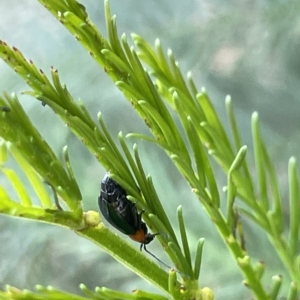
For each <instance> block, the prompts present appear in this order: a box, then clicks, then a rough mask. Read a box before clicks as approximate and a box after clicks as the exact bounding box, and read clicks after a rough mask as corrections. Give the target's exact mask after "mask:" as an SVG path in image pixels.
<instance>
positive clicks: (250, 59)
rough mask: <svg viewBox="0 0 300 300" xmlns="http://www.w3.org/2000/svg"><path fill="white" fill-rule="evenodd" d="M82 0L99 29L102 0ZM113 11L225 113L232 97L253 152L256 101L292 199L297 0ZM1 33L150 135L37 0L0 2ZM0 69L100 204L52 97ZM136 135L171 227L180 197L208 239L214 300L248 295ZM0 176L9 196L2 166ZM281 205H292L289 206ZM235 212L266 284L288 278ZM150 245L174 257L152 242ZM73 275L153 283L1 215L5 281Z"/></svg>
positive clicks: (133, 1)
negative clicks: (170, 55) (49, 101)
mask: <svg viewBox="0 0 300 300" xmlns="http://www.w3.org/2000/svg"><path fill="white" fill-rule="evenodd" d="M81 3H82V4H84V5H85V6H86V8H87V11H88V13H89V15H90V18H91V19H92V21H93V22H94V23H95V24H96V25H98V26H99V28H100V30H101V32H102V33H104V36H106V33H105V26H104V25H105V21H104V14H103V3H102V1H93V0H82V1H81ZM111 10H112V13H113V14H116V15H117V24H118V28H119V34H122V33H123V32H125V33H126V34H127V36H128V38H129V40H130V33H132V32H134V33H137V34H140V35H141V36H143V37H144V38H145V39H146V40H147V41H148V42H149V43H152V44H154V40H155V38H157V37H159V38H160V40H161V41H162V44H163V46H164V48H165V50H167V49H168V48H171V49H172V50H173V52H174V54H175V56H176V58H177V60H178V61H179V65H180V67H181V69H182V71H183V72H184V73H186V72H188V71H192V72H193V75H194V80H195V82H196V84H197V85H198V87H199V88H201V87H202V86H204V87H205V88H206V90H207V91H208V93H209V95H210V97H211V99H212V101H213V103H214V105H215V106H216V109H217V111H218V113H219V114H220V116H221V117H222V119H223V120H224V121H225V122H227V121H226V114H225V106H224V99H225V96H226V95H227V94H230V95H231V96H232V99H233V103H234V106H235V111H236V115H237V120H238V124H239V126H240V129H241V133H242V137H243V142H244V143H245V144H246V145H248V146H249V147H248V149H249V155H248V159H249V160H250V162H253V160H252V149H251V144H252V143H251V130H250V129H251V126H250V118H251V114H252V112H253V111H258V113H259V115H260V120H261V125H262V133H263V137H264V139H265V141H266V143H267V145H268V150H269V152H270V154H271V157H272V159H273V161H274V162H275V166H276V169H277V171H278V176H279V182H280V186H281V192H282V197H283V201H284V203H287V201H288V185H287V161H288V158H289V157H290V156H292V155H293V156H295V157H296V158H298V159H299V148H300V147H299V141H300V131H299V127H300V118H299V107H300V106H299V94H300V93H299V92H300V84H299V77H300V59H299V57H300V19H299V11H300V1H296V0H285V1H284V0H281V1H279V0H278V1H276V0H265V1H263V0H261V1H250V0H249V1H247V0H244V1H241V0H239V1H238V0H229V1H226V2H225V1H221V0H210V1H207V0H202V1H201V0H185V1H180V0H172V1H171V0H165V1H160V0H152V1H137V0H127V1H117V0H111ZM0 39H1V40H4V41H5V42H7V43H8V44H10V45H13V46H16V47H17V48H19V49H20V51H22V52H23V54H24V55H25V57H26V58H27V59H32V60H33V61H34V63H35V64H36V65H37V67H38V68H41V69H43V71H44V72H45V73H46V74H48V75H49V74H50V72H49V70H50V67H51V66H54V67H55V68H57V69H58V70H59V74H60V78H61V81H62V82H63V83H65V84H66V85H67V87H68V89H69V91H70V92H71V94H72V95H73V97H74V98H75V99H79V98H80V99H82V100H83V101H84V102H85V104H86V106H87V108H88V109H89V111H90V112H91V114H92V116H93V117H94V118H95V119H96V114H97V112H98V111H101V112H102V114H103V117H104V120H105V122H106V124H107V126H108V127H109V128H110V130H111V132H112V134H113V135H114V136H115V137H117V133H118V132H119V131H121V130H122V131H123V132H124V133H125V134H126V133H129V132H135V131H137V130H139V132H142V133H146V134H147V133H148V129H147V127H146V126H145V125H144V124H143V123H142V121H140V120H139V118H138V117H137V115H136V114H135V112H134V110H133V108H132V107H131V105H130V104H129V103H128V102H127V101H126V99H124V98H123V96H122V94H121V93H120V92H119V91H118V90H117V89H116V88H115V87H114V85H113V83H112V82H111V81H110V80H109V79H108V78H107V77H106V74H105V73H104V72H103V71H102V70H101V69H100V68H99V67H98V65H96V64H95V62H94V61H93V59H92V58H91V57H90V55H89V54H88V53H87V52H86V51H85V49H83V48H82V47H81V46H80V45H79V44H78V43H77V41H76V40H75V39H74V38H73V37H72V36H71V35H70V34H69V32H67V31H66V30H65V29H64V28H63V26H62V25H61V24H60V23H59V22H57V21H56V19H55V18H54V17H53V16H52V15H51V14H50V13H49V12H48V11H47V10H46V9H45V8H44V7H43V6H41V5H40V4H39V3H38V1H35V0H27V1H18V0H1V1H0ZM0 78H1V80H0V91H7V92H9V93H11V92H15V93H16V94H17V95H18V96H19V99H20V101H21V103H22V105H23V106H24V107H25V109H26V111H27V112H28V114H29V115H30V116H31V118H32V120H33V122H34V124H35V125H36V126H37V127H38V129H39V130H40V132H41V133H42V135H43V136H44V138H45V139H46V140H47V141H48V143H49V144H50V145H51V146H52V147H53V148H54V150H55V151H56V153H57V154H58V155H60V156H61V152H62V148H63V146H64V145H68V147H69V152H70V153H69V154H70V159H71V162H72V165H73V168H74V170H75V174H76V178H77V181H78V183H79V186H80V188H81V191H82V195H83V203H84V209H85V210H89V209H93V210H98V207H97V196H98V194H99V189H100V182H101V179H102V178H103V176H104V174H105V170H104V169H103V168H102V166H101V165H99V163H98V162H97V161H96V159H95V158H94V157H93V156H92V155H91V154H90V153H89V152H87V150H86V149H85V148H84V147H83V146H82V145H81V143H80V142H79V141H78V140H77V138H76V137H75V136H74V135H73V134H72V133H70V132H69V131H68V129H67V128H66V126H65V125H64V124H63V123H62V122H61V121H60V120H59V119H58V118H57V117H56V116H55V115H54V113H52V112H51V111H50V110H49V109H48V108H47V106H46V107H43V106H42V105H41V104H40V102H38V101H36V100H35V99H33V98H30V97H27V96H23V95H21V92H22V91H24V90H27V89H28V87H27V86H26V85H25V84H24V82H23V81H22V80H21V79H20V78H19V77H18V76H17V75H16V74H15V73H14V72H13V71H12V70H11V69H10V68H9V67H8V66H6V65H5V63H3V62H2V61H0ZM226 124H227V123H226ZM137 142H138V146H139V149H140V154H141V158H142V161H143V164H144V167H145V170H146V172H147V173H149V174H151V176H152V178H153V181H154V184H155V187H156V189H157V191H158V194H159V196H160V198H161V199H162V201H163V203H164V205H165V207H166V210H167V213H168V215H169V216H170V218H171V219H172V220H173V222H174V228H175V230H176V231H177V230H178V227H177V222H176V219H175V216H176V208H177V206H178V205H179V204H181V205H182V206H183V212H184V216H185V219H186V222H187V228H188V229H189V232H188V233H189V236H188V237H189V241H190V243H191V246H192V249H193V251H194V249H195V245H196V242H197V240H198V239H199V238H201V237H204V238H205V239H206V242H205V247H204V253H203V255H204V258H203V267H202V273H201V279H200V281H201V286H209V287H211V288H212V289H213V291H214V292H215V296H216V299H250V298H251V293H249V291H248V290H247V288H246V287H244V286H243V284H242V276H241V274H240V271H239V269H238V268H237V266H236V263H235V262H234V260H233V259H232V258H231V256H230V255H229V254H228V252H227V250H226V248H225V246H224V244H223V242H222V240H221V239H220V238H219V236H218V234H217V233H216V232H215V228H214V225H213V224H212V222H211V221H210V220H209V219H208V217H207V216H206V214H205V212H204V211H203V209H202V208H201V207H200V205H199V203H198V200H197V199H196V198H195V197H194V195H193V194H192V193H191V191H190V188H189V187H188V186H187V185H186V183H185V181H184V179H183V178H182V177H181V176H180V175H179V174H178V172H177V170H176V169H175V168H174V167H173V166H172V163H171V162H170V161H169V159H168V158H167V157H166V155H165V154H164V152H163V151H161V150H160V149H156V148H155V147H153V146H152V145H150V144H148V143H146V142H142V141H137ZM153 162H155V163H153ZM217 177H218V184H219V187H220V189H221V188H222V186H224V185H225V184H226V176H225V175H224V173H222V172H221V171H220V172H219V173H218V175H217ZM0 184H1V185H4V186H5V187H7V189H8V191H9V192H11V193H12V195H13V193H14V192H13V190H12V187H11V186H10V185H9V184H8V183H7V181H6V180H5V178H4V177H3V175H1V174H0ZM32 196H33V197H35V195H34V194H33V195H32ZM223 197H224V196H223ZM286 205H287V204H286ZM284 210H285V212H286V213H288V207H287V206H286V207H284ZM242 221H243V224H244V226H245V231H246V247H247V250H248V251H249V253H250V255H251V256H252V257H253V258H254V261H255V260H256V261H264V262H265V263H266V267H267V273H266V275H265V277H264V279H265V284H266V286H270V285H271V276H272V275H275V274H282V275H284V276H285V275H286V274H285V271H284V269H283V267H282V265H281V264H280V261H279V259H278V257H277V255H276V253H275V252H274V250H272V247H271V245H270V244H269V242H268V240H267V238H266V236H265V235H264V234H263V233H262V232H261V231H260V229H259V228H258V227H256V226H253V225H252V224H250V222H248V221H247V220H245V218H244V219H242ZM125 238H126V237H125ZM136 247H139V245H138V244H136ZM148 249H149V250H150V251H152V252H153V253H155V255H157V256H158V257H160V258H161V259H162V260H164V261H165V262H166V263H167V264H170V262H169V260H168V258H167V257H166V255H165V254H164V253H163V251H162V249H161V247H160V246H159V244H158V243H157V242H153V243H152V244H151V245H149V247H148ZM80 283H84V284H86V285H87V286H88V287H89V288H94V287H96V286H106V287H108V288H116V289H120V290H123V291H127V292H130V291H131V290H133V289H135V288H142V289H146V290H148V291H157V290H156V289H155V288H153V287H152V286H151V285H148V284H147V283H146V282H145V281H144V280H142V279H140V278H139V277H137V276H136V275H134V274H133V273H132V272H131V271H130V270H127V269H126V268H125V267H123V266H122V265H120V264H119V263H118V262H116V261H115V260H114V259H113V258H111V257H109V256H108V254H106V253H104V252H103V251H102V250H101V249H99V248H97V247H96V246H95V245H94V244H92V243H91V242H89V241H86V240H84V239H82V238H80V237H79V236H77V235H76V234H75V233H73V232H69V231H67V230H65V229H62V228H56V227H54V226H50V225H47V224H42V223H35V222H32V221H26V220H21V219H15V218H10V217H7V216H3V215H0V284H1V286H3V285H4V284H10V285H15V286H17V287H19V288H30V289H32V288H33V286H34V285H35V284H42V285H52V286H54V287H56V288H61V289H64V290H67V291H71V292H75V293H80V291H79V289H78V284H80ZM284 283H285V286H284V289H283V290H282V293H281V294H282V296H283V295H286V287H287V285H288V284H289V279H288V278H287V277H285V279H284ZM282 299H284V297H283V298H282Z"/></svg>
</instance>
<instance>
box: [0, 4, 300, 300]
mask: <svg viewBox="0 0 300 300" xmlns="http://www.w3.org/2000/svg"><path fill="white" fill-rule="evenodd" d="M39 2H41V3H42V4H43V5H44V6H45V7H46V9H48V10H49V11H50V12H51V13H52V14H53V15H54V16H55V17H56V18H57V19H58V20H59V21H60V22H61V23H62V24H63V25H64V26H65V27H66V28H67V29H68V30H69V31H70V32H71V34H73V35H74V36H75V37H76V39H77V40H78V42H79V43H81V44H82V45H83V46H84V47H85V48H86V49H87V50H88V52H89V53H90V54H91V56H92V57H93V58H94V60H95V62H96V63H97V64H98V65H99V66H100V67H101V68H103V69H104V71H105V72H106V73H107V75H108V76H109V77H110V78H111V79H112V80H113V82H114V83H115V85H116V86H117V87H118V88H119V89H120V90H121V91H122V92H123V94H124V97H125V98H126V99H127V100H128V101H130V103H131V104H132V105H133V107H134V108H135V110H136V112H137V113H138V114H139V115H140V117H141V118H142V119H143V120H144V121H145V123H146V124H147V126H148V127H149V130H150V132H151V134H152V135H151V136H150V135H149V136H148V135H143V134H140V133H138V132H136V133H131V134H129V135H127V136H126V138H131V139H133V138H134V139H137V140H140V139H143V140H146V141H149V142H151V143H153V144H155V145H157V146H158V147H160V148H162V149H164V150H165V153H166V155H167V156H168V157H169V158H170V159H171V161H172V162H173V163H174V165H175V166H176V167H177V168H178V170H179V172H180V173H181V174H182V176H183V177H184V178H185V179H186V180H187V182H188V183H189V185H190V187H191V189H192V191H193V193H195V194H196V196H197V197H198V199H199V204H200V205H201V206H203V207H204V208H205V210H206V212H207V214H208V215H209V217H210V218H211V220H212V221H213V222H214V224H215V227H216V229H217V231H218V232H219V233H220V235H221V237H222V239H223V240H224V241H225V243H226V245H227V247H228V251H230V253H231V254H232V255H233V257H234V259H235V261H236V263H237V265H238V266H239V268H240V270H241V273H242V274H243V276H244V283H245V285H246V286H248V287H249V288H250V289H251V291H252V292H253V295H254V296H255V297H256V298H257V299H264V300H265V299H276V297H277V295H278V293H279V290H280V287H281V284H282V277H281V276H279V275H275V276H273V278H272V284H270V285H271V288H270V289H268V288H266V287H265V286H264V285H263V283H262V276H263V273H264V268H265V266H264V265H263V264H262V263H259V264H258V265H256V266H255V265H254V264H253V263H252V261H251V257H250V256H249V254H248V253H247V249H246V248H245V237H244V231H243V226H242V223H241V220H240V214H243V215H245V216H247V217H248V218H249V220H251V221H253V222H254V223H256V224H257V225H258V226H260V227H261V229H262V230H263V231H264V232H265V234H266V236H267V237H268V238H269V240H270V241H271V243H272V244H273V246H274V248H275V249H276V251H277V253H278V257H279V258H280V259H281V261H282V263H283V265H284V266H285V268H286V270H287V271H288V274H289V276H290V278H289V279H290V280H291V288H290V292H289V295H288V299H290V300H292V299H296V298H297V295H298V290H299V286H300V270H299V242H298V239H299V218H298V212H299V206H300V202H299V201H300V200H299V178H298V175H297V164H296V160H295V158H291V159H290V162H289V189H290V199H289V203H290V219H289V226H288V230H284V225H283V212H282V199H281V196H280V192H279V187H278V181H277V176H276V172H275V168H274V166H273V164H272V161H271V158H270V157H269V155H268V152H267V149H266V146H265V143H264V141H263V138H262V136H261V133H260V127H259V118H258V114H257V113H254V114H253V116H252V136H253V145H254V158H255V168H256V176H254V177H253V176H251V173H250V171H249V169H250V167H249V163H248V162H247V161H246V154H247V146H243V143H242V139H241V135H240V132H239V129H238V125H237V122H236V119H235V114H234V111H233V107H232V102H231V99H230V97H227V98H226V101H225V105H226V110H227V115H228V120H229V124H230V128H231V131H232V136H233V138H232V139H231V137H230V136H229V135H228V134H227V132H226V130H225V128H224V125H223V123H222V121H221V120H220V118H219V116H218V114H217V113H216V111H215V109H214V107H213V105H212V102H211V101H210V98H209V96H208V95H207V93H206V91H205V90H204V89H202V90H200V91H199V90H198V89H197V87H196V84H195V83H194V81H193V78H192V75H191V73H189V74H188V76H187V79H185V76H183V74H182V73H181V70H180V68H179V66H178V62H177V61H176V59H175V57H174V55H173V53H172V52H171V51H168V53H167V55H166V54H165V52H164V51H163V48H162V45H161V43H160V42H159V40H157V41H156V43H155V49H152V48H151V47H150V46H149V44H148V43H147V42H146V41H145V40H144V39H143V38H141V37H140V36H138V35H136V34H134V35H132V39H133V42H134V45H135V47H133V46H130V45H129V43H128V41H127V38H126V36H125V35H122V37H121V38H120V39H119V37H118V33H117V27H116V18H115V16H111V12H110V8H109V4H108V1H105V13H106V26H107V32H108V40H106V39H105V38H104V37H103V35H102V34H101V33H100V32H99V30H98V29H97V28H96V26H95V25H94V24H93V23H92V22H91V20H90V19H89V17H88V14H87V12H86V10H85V8H84V7H83V5H81V4H79V3H78V2H76V1H75V0H65V1H56V0H50V1H49V0H47V1H46V0H44V1H43V0H39ZM0 57H1V58H2V59H3V60H4V61H5V62H6V63H7V64H8V65H9V66H10V67H11V68H12V69H14V70H15V71H16V72H17V74H18V75H19V76H20V77H21V78H22V79H23V80H25V81H26V83H27V84H28V85H29V87H30V88H31V90H30V91H28V92H26V94H29V95H31V96H33V97H34V98H36V99H37V100H39V101H41V102H42V104H43V105H46V106H48V107H49V108H51V109H52V110H53V111H54V112H55V113H56V114H57V116H58V117H59V118H61V119H62V120H63V121H64V122H65V123H66V124H67V125H68V127H69V128H70V130H71V131H72V132H73V133H74V134H75V135H76V136H77V137H78V138H79V140H81V141H82V143H83V144H84V145H85V146H86V147H87V149H88V150H89V151H90V152H91V153H92V154H93V155H94V156H95V157H96V158H97V160H98V161H99V163H101V164H102V165H103V166H104V167H105V168H106V169H107V170H109V171H110V172H111V176H112V178H113V179H115V180H116V181H117V182H118V183H119V184H120V185H121V186H123V187H124V188H125V189H126V191H127V192H128V194H129V196H128V198H129V200H131V201H134V202H136V204H137V206H138V208H139V209H140V210H144V209H145V213H144V214H143V217H144V219H145V221H146V223H147V224H148V225H149V227H150V228H151V229H152V230H153V232H160V233H164V234H160V235H158V236H157V238H158V240H159V242H160V243H161V245H162V247H163V249H164V250H165V251H166V253H167V254H168V255H169V257H170V259H171V260H172V262H173V264H174V269H171V270H170V271H169V274H167V273H166V272H165V271H164V270H162V269H161V268H160V267H159V266H158V265H157V264H155V263H154V262H153V261H151V260H149V259H148V258H147V257H145V256H144V255H143V254H142V253H140V252H139V251H138V250H137V249H136V248H134V247H132V246H130V245H129V244H128V243H127V242H126V241H125V240H123V239H122V238H120V237H119V236H116V235H115V234H113V233H112V232H111V231H110V230H109V229H108V228H106V227H105V226H104V225H103V224H102V223H100V222H99V216H98V213H96V212H92V211H89V212H85V213H84V212H83V208H82V196H81V193H80V190H79V188H78V184H77V182H76V179H75V177H74V174H73V171H72V168H71V163H70V160H69V157H68V152H67V147H65V148H64V150H63V157H64V163H65V164H64V165H63V164H62V163H61V162H60V160H59V159H58V157H57V156H56V155H55V154H54V152H53V151H52V149H51V148H50V146H49V145H48V144H47V143H46V142H45V140H44V139H43V137H42V136H41V135H40V134H39V132H38V130H37V129H36V128H35V126H34V125H33V124H32V123H31V121H30V119H29V118H28V116H27V115H26V113H25V111H24V110H23V108H22V106H21V105H20V103H19V101H18V99H17V97H16V96H15V95H13V96H9V95H7V94H5V95H4V96H3V97H2V98H0V120H1V128H0V136H1V137H2V141H1V145H0V147H1V148H0V151H1V152H0V154H1V155H0V163H1V171H2V172H3V174H5V175H6V176H7V178H8V179H9V180H10V181H11V182H12V184H13V186H14V188H15V190H16V192H17V195H18V197H19V199H18V200H17V199H12V198H11V197H10V196H9V195H8V193H7V192H6V191H5V189H4V188H3V187H1V189H0V212H1V213H3V214H8V215H12V216H17V217H23V218H30V219H34V220H38V221H45V222H49V223H53V224H56V225H61V226H65V227H67V228H69V229H71V230H75V231H76V232H77V234H79V235H80V236H82V237H83V238H86V239H90V240H92V241H93V242H94V243H95V244H97V245H99V247H101V248H103V249H104V250H105V251H106V252H107V253H109V254H110V255H111V256H113V257H114V258H116V259H117V260H118V261H120V262H121V263H123V264H124V265H126V266H127V267H128V268H130V269H131V270H132V271H134V272H135V273H137V274H138V275H140V276H141V277H143V278H145V279H146V280H148V281H150V282H151V283H153V284H154V285H156V286H157V287H159V288H160V289H161V290H162V291H163V292H164V295H158V294H153V293H151V294H150V293H147V292H144V291H140V290H135V291H134V292H133V293H132V294H125V293H122V292H120V291H113V290H109V289H107V288H96V290H95V292H93V291H91V290H89V289H87V288H86V287H85V286H84V285H82V286H81V290H82V291H83V292H84V293H85V294H86V296H85V297H81V296H76V295H71V294H69V293H66V292H63V291H59V290H55V289H54V288H51V287H49V288H43V287H41V286H37V290H38V292H30V291H27V290H24V291H21V290H18V289H16V288H13V287H7V288H6V290H3V291H2V292H1V293H0V296H1V297H2V298H3V299H169V298H172V299H203V300H205V299H213V298H214V297H213V292H212V291H211V290H210V289H209V288H203V287H201V288H200V287H199V285H198V280H199V276H200V269H201V262H202V260H203V259H204V258H202V249H203V243H204V239H202V238H200V239H199V241H198V243H197V245H192V246H190V245H189V241H188V236H187V233H186V228H185V222H184V218H183V213H182V207H181V206H180V207H179V208H178V209H177V218H178V224H179V230H180V241H179V238H178V237H177V235H176V233H175V231H174V229H173V224H171V222H170V220H169V218H168V216H167V214H166V212H165V210H164V207H163V206H162V204H161V202H160V200H159V197H158V195H157V192H156V190H155V187H154V185H153V183H152V179H151V176H149V175H146V172H145V171H144V168H143V164H142V159H141V157H140V154H139V151H138V147H137V145H136V144H135V145H134V146H133V150H132V151H131V150H130V149H129V147H128V145H127V143H126V138H125V137H124V136H123V134H122V133H120V134H119V136H118V138H119V146H118V145H116V144H115V142H114V139H113V137H112V136H111V134H110V131H109V128H107V127H106V125H105V122H104V119H105V116H102V115H101V113H99V114H98V123H96V122H94V120H93V118H92V116H91V115H90V113H89V112H88V110H87V109H86V107H85V106H84V104H83V102H82V101H78V102H77V101H75V100H74V99H73V97H72V95H71V94H70V93H69V91H68V90H67V88H66V87H65V86H63V85H62V84H61V82H60V79H59V75H58V72H57V70H55V69H54V68H52V69H51V75H52V80H50V79H48V78H47V76H46V75H45V74H44V72H43V71H41V70H40V71H39V70H38V68H37V67H36V66H35V65H34V63H33V62H32V61H31V60H30V61H27V60H26V59H25V58H24V57H23V55H22V53H21V52H20V51H19V50H18V49H17V48H15V47H10V46H8V45H7V44H6V43H5V42H3V41H1V42H0ZM145 66H146V67H147V68H148V69H147V70H146V69H145ZM178 120H179V121H180V123H181V125H178V122H177V121H178ZM231 140H233V142H231ZM9 155H11V156H12V157H13V158H14V160H15V161H16V162H17V164H18V165H19V166H20V167H21V168H22V170H23V172H24V173H25V175H26V177H27V178H28V179H29V181H30V183H31V185H32V187H33V189H34V191H35V192H36V194H37V196H38V198H39V200H40V204H39V205H37V204H34V203H32V201H31V199H30V197H29V195H28V193H27V191H26V188H25V186H24V184H23V183H22V181H21V180H20V179H19V177H18V175H17V173H16V172H15V171H14V170H13V169H10V168H7V167H5V164H6V161H7V159H8V157H9ZM213 160H214V161H216V162H217V164H218V166H219V168H221V169H223V171H224V172H225V173H226V175H227V186H226V192H227V199H226V201H227V202H226V209H225V210H224V211H223V209H222V208H221V203H220V202H221V200H220V198H221V197H220V191H219V188H218V185H217V182H216V176H215V170H214V169H213V167H212V163H213V162H212V161H213ZM45 183H47V184H48V185H50V186H51V187H52V189H53V190H54V197H53V198H54V201H52V200H51V198H52V195H51V194H50V195H49V193H48V192H47V190H46V185H45ZM57 196H59V197H60V199H59V200H58V198H57ZM61 200H62V201H63V203H62V204H60V203H59V201H61ZM191 247H194V249H196V250H195V252H196V255H195V258H194V259H193V258H192V255H191V252H192V251H191ZM216 276H217V274H216ZM166 295H167V296H166ZM87 297H88V298H87Z"/></svg>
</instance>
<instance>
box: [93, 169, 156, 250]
mask: <svg viewBox="0 0 300 300" xmlns="http://www.w3.org/2000/svg"><path fill="white" fill-rule="evenodd" d="M126 196H127V192H126V191H125V189H123V188H122V187H121V186H120V185H119V184H118V183H117V182H116V181H114V180H113V179H111V178H110V177H109V173H106V175H105V176H104V178H103V180H102V182H101V192H100V196H99V197H98V204H99V208H100V211H101V213H102V215H103V216H104V218H105V219H106V220H107V221H108V222H109V223H110V224H111V225H112V226H113V227H115V228H116V229H118V230H119V231H121V232H122V233H124V234H126V235H129V237H130V238H131V239H133V240H134V241H137V242H139V243H141V246H140V250H142V248H144V249H145V251H146V252H148V253H149V254H151V255H152V256H154V255H153V254H152V253H151V252H149V251H148V250H147V248H146V245H147V244H149V243H150V242H151V241H152V240H153V239H154V237H155V236H156V235H157V234H158V233H156V234H151V233H148V228H147V226H146V224H145V223H144V222H143V221H142V213H143V211H142V212H141V213H138V211H137V208H136V205H135V203H133V202H131V201H130V200H128V199H127V198H126Z"/></svg>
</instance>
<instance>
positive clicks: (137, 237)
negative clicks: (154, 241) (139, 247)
mask: <svg viewBox="0 0 300 300" xmlns="http://www.w3.org/2000/svg"><path fill="white" fill-rule="evenodd" d="M129 237H130V238H131V239H133V240H134V241H136V242H140V243H142V244H143V243H144V241H145V239H146V234H145V232H144V230H143V229H140V230H138V231H137V232H136V233H135V234H132V235H130V236H129Z"/></svg>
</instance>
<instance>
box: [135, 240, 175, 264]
mask: <svg viewBox="0 0 300 300" xmlns="http://www.w3.org/2000/svg"><path fill="white" fill-rule="evenodd" d="M142 248H144V250H145V251H146V252H147V253H148V254H150V255H151V256H152V257H154V258H155V259H156V260H157V261H159V262H160V263H161V264H162V265H164V266H165V267H167V268H169V269H172V268H171V267H170V266H168V265H167V264H165V263H164V262H163V261H161V260H160V259H159V258H158V257H157V256H155V255H154V254H153V253H151V252H150V251H149V250H148V249H147V248H146V245H145V244H141V248H140V249H141V250H142Z"/></svg>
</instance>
